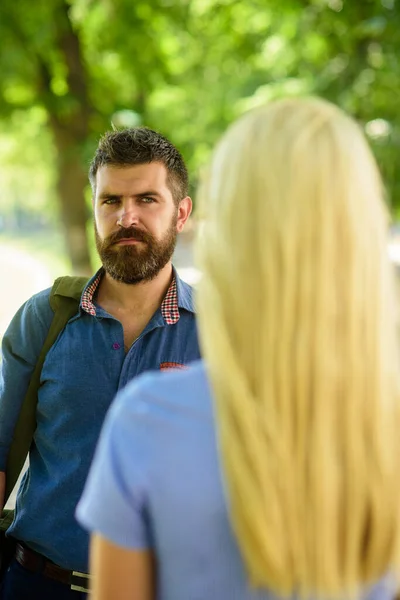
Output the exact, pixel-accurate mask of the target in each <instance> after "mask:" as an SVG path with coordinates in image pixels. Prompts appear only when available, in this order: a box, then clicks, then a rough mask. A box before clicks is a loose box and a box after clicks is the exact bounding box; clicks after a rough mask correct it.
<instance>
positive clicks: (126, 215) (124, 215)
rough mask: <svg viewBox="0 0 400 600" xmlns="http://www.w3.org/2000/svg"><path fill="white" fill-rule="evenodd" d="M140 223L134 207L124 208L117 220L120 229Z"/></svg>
mask: <svg viewBox="0 0 400 600" xmlns="http://www.w3.org/2000/svg"><path fill="white" fill-rule="evenodd" d="M138 223H139V217H138V213H137V210H136V208H135V207H134V206H129V207H124V208H123V210H122V212H121V214H120V216H119V217H118V220H117V225H118V226H119V227H132V226H133V225H137V224H138Z"/></svg>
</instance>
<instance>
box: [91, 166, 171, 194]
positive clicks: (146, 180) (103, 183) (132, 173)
mask: <svg viewBox="0 0 400 600" xmlns="http://www.w3.org/2000/svg"><path fill="white" fill-rule="evenodd" d="M149 185H151V186H152V187H154V186H157V187H158V188H160V190H161V189H162V188H166V189H168V186H167V169H166V168H165V165H163V164H162V163H160V162H151V163H144V164H139V165H126V166H119V165H103V166H101V167H100V168H99V169H98V171H97V174H96V187H97V190H98V191H99V190H100V189H101V188H104V187H107V188H108V187H110V186H112V187H118V188H127V187H129V186H135V187H142V186H144V187H148V186H149Z"/></svg>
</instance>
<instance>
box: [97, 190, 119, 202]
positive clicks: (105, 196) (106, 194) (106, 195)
mask: <svg viewBox="0 0 400 600" xmlns="http://www.w3.org/2000/svg"><path fill="white" fill-rule="evenodd" d="M121 197H122V196H121V194H113V193H112V192H102V193H101V194H99V198H100V199H101V200H109V199H110V198H121Z"/></svg>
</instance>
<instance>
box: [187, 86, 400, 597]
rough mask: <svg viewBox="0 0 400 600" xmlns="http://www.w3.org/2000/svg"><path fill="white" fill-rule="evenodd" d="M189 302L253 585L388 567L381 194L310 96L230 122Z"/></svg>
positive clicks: (296, 584) (388, 350) (388, 292)
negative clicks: (194, 295) (194, 297)
mask: <svg viewBox="0 0 400 600" xmlns="http://www.w3.org/2000/svg"><path fill="white" fill-rule="evenodd" d="M199 202H200V212H202V213H203V216H204V218H205V222H204V225H203V227H202V234H201V236H200V239H199V242H198V249H197V250H198V258H199V264H200V267H201V269H202V271H203V277H202V279H201V282H200V283H199V289H198V310H199V319H200V335H201V340H202V346H203V353H204V356H205V359H206V361H207V363H208V368H209V372H210V378H211V384H212V388H213V392H214V395H215V405H216V418H217V430H218V436H219V443H220V447H221V453H222V465H223V471H224V474H225V477H226V485H227V491H228V499H229V505H230V512H231V518H232V523H233V527H234V530H235V533H236V536H237V540H238V544H239V547H240V550H241V552H242V556H243V559H244V562H245V565H246V567H247V571H248V574H249V578H250V581H251V583H252V584H253V585H254V586H256V587H262V588H264V587H268V588H269V589H271V590H273V591H274V592H276V593H279V594H283V595H288V594H291V593H294V592H296V593H299V594H300V595H302V596H305V595H310V594H317V595H320V594H326V595H327V596H329V597H332V596H335V595H340V596H342V595H343V594H347V595H350V596H352V595H356V594H357V593H359V591H360V586H363V585H365V584H368V583H371V582H373V581H375V580H377V579H378V578H379V577H381V576H382V575H383V574H385V573H388V572H394V573H397V572H398V568H399V523H400V519H399V517H400V414H399V401H400V393H399V392H400V359H399V352H398V345H397V331H396V328H397V321H396V310H395V302H394V289H393V288H394V274H393V271H392V267H391V265H390V264H389V261H388V254H387V228H388V215H387V211H386V209H385V205H384V201H383V186H382V182H381V179H380V175H379V172H378V169H377V167H376V164H375V161H374V159H373V157H372V154H371V152H370V150H369V148H368V146H367V143H366V141H365V139H364V136H363V134H362V133H361V130H360V129H359V127H358V126H357V124H356V123H355V122H354V121H353V120H352V119H351V118H349V117H348V116H346V115H345V114H344V113H343V112H342V111H341V110H339V109H338V108H336V107H334V106H333V105H331V104H329V103H328V102H325V101H322V100H318V99H312V98H308V99H289V100H283V101H278V102H275V103H273V104H271V105H268V106H266V107H263V108H261V109H257V110H256V111H254V112H251V113H249V114H247V115H245V116H244V117H242V118H241V119H240V120H239V121H237V122H236V123H235V124H234V125H233V126H232V127H231V128H230V129H229V130H228V132H227V133H226V134H225V136H224V137H223V139H222V141H221V142H220V144H219V145H218V147H217V149H216V151H215V154H214V157H213V160H212V163H211V167H210V170H209V174H208V177H207V179H206V181H205V183H204V184H203V189H202V191H201V192H200V198H199Z"/></svg>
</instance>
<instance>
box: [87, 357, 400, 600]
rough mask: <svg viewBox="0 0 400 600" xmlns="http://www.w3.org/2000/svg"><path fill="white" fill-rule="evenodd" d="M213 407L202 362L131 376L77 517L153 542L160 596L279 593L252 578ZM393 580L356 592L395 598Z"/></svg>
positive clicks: (135, 541)
mask: <svg viewBox="0 0 400 600" xmlns="http://www.w3.org/2000/svg"><path fill="white" fill-rule="evenodd" d="M213 413H214V409H213V398H212V391H211V389H210V385H209V381H208V377H207V372H206V369H205V368H204V365H203V364H202V363H201V362H200V361H199V362H197V363H195V364H194V365H191V366H190V368H189V369H187V370H186V371H181V372H175V373H169V374H166V373H165V374H154V373H152V374H146V375H143V376H142V377H139V378H138V379H136V380H135V381H133V382H131V383H130V384H129V385H128V386H127V387H126V388H125V389H124V390H123V391H122V392H121V393H120V394H119V395H118V396H117V398H116V400H115V402H114V403H113V405H112V408H111V410H110V411H109V414H108V416H107V419H106V421H105V424H104V429H103V431H102V434H101V437H100V441H99V446H98V449H97V451H96V456H95V460H94V462H93V466H92V469H91V471H90V475H89V477H88V480H87V484H86V488H85V492H84V494H83V497H82V499H81V501H80V503H79V505H78V509H77V516H78V518H79V519H80V521H81V522H82V523H83V524H84V525H85V526H86V527H87V528H88V529H90V530H91V531H96V532H99V533H101V534H102V535H103V536H104V537H106V538H107V539H109V540H111V541H112V542H114V544H118V545H120V546H122V547H125V548H130V549H137V550H138V549H152V550H154V552H155V555H156V564H157V599H158V600H282V598H281V599H280V598H279V597H278V596H277V595H275V594H273V593H272V592H271V591H270V590H254V589H251V587H250V585H249V582H248V577H247V573H246V569H245V566H244V563H243V560H242V557H241V554H240V550H239V546H238V543H237V541H236V536H235V533H234V531H233V529H232V525H231V522H230V515H229V504H228V501H227V498H226V494H225V491H226V486H225V483H224V477H223V472H222V469H221V464H220V455H219V449H218V441H217V436H216V431H215V423H214V414H213ZM110 506H112V507H113V510H109V507H110ZM361 583H362V582H360V584H361ZM396 588H397V585H396V581H395V579H394V578H390V577H387V578H384V579H382V580H381V581H380V582H378V583H376V584H375V585H372V586H370V587H369V588H368V589H364V590H363V592H362V593H361V592H360V595H359V596H358V599H359V600H360V599H361V598H362V599H363V600H366V599H368V600H391V599H393V598H394V597H395V595H396ZM344 597H345V596H344V595H343V597H342V598H341V600H344ZM294 600H295V599H294ZM314 600H315V599H314ZM320 600H323V599H322V598H320ZM330 600H335V599H334V598H331V599H330ZM336 600H337V599H336ZM354 600H356V599H354Z"/></svg>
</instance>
